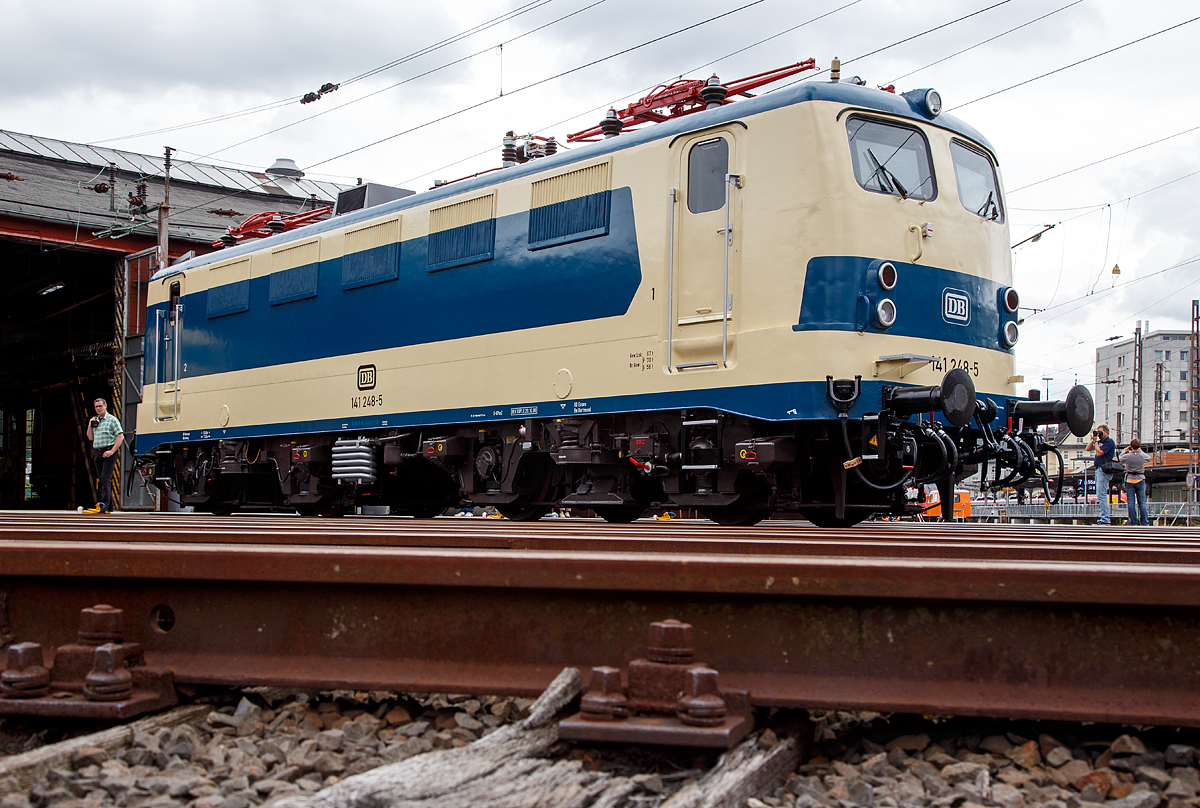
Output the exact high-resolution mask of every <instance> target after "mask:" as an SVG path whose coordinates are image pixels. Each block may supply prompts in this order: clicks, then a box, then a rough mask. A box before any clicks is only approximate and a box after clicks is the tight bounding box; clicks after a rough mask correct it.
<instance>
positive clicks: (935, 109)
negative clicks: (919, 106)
mask: <svg viewBox="0 0 1200 808" xmlns="http://www.w3.org/2000/svg"><path fill="white" fill-rule="evenodd" d="M925 111H926V112H927V113H929V117H930V118H936V117H937V116H938V115H939V114H940V113H941V111H942V96H941V94H940V93H938V91H937V90H928V91H927V92H926V93H925Z"/></svg>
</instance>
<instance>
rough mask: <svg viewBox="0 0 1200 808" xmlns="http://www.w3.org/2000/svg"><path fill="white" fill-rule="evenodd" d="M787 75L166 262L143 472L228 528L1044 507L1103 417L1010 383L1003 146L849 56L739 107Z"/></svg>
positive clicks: (733, 86)
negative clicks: (350, 512) (929, 494)
mask: <svg viewBox="0 0 1200 808" xmlns="http://www.w3.org/2000/svg"><path fill="white" fill-rule="evenodd" d="M811 67H812V62H811V60H809V62H807V63H800V64H797V65H793V66H791V67H790V68H787V70H790V71H791V72H792V73H795V72H800V71H802V70H804V69H810V68H811ZM776 76H777V74H776V73H772V74H762V75H761V76H759V77H751V79H749V80H745V81H744V82H741V83H730V84H729V85H722V84H721V83H720V82H719V80H717V79H716V77H713V78H712V79H709V80H708V81H707V82H706V81H702V80H701V81H694V82H680V83H676V84H675V85H671V86H670V87H666V88H660V90H658V91H656V93H653V94H651V96H649V97H647V98H645V99H642V100H641V101H639V102H638V103H637V104H634V105H631V106H630V107H629V108H628V109H626V110H622V111H620V112H618V111H616V110H611V111H610V112H609V115H608V117H606V118H605V120H604V121H603V122H602V123H601V124H600V126H598V127H596V128H595V129H594V130H591V131H589V132H584V133H580V135H578V136H575V137H574V138H572V139H573V140H575V141H576V142H577V145H576V147H575V148H573V149H571V150H570V151H568V152H563V151H557V149H556V148H555V146H556V145H557V144H556V143H555V142H554V141H553V140H547V139H544V138H534V137H532V136H529V137H526V138H517V137H515V136H512V135H511V133H510V135H509V136H508V137H507V138H506V139H505V143H504V149H503V152H502V157H503V162H504V167H503V168H502V169H499V170H495V171H491V172H486V173H483V174H481V175H477V176H475V177H472V178H468V179H465V180H461V181H457V182H453V183H448V184H444V185H439V186H435V187H434V188H432V189H430V190H429V191H426V192H423V193H419V194H411V193H409V192H401V191H395V190H394V191H392V192H390V193H385V194H383V198H384V199H385V200H387V201H383V202H382V203H381V204H371V202H372V201H373V200H372V198H371V197H373V196H377V195H378V194H377V192H378V191H379V190H381V189H378V188H375V187H371V188H360V189H352V190H351V191H350V192H347V195H344V198H343V199H341V200H339V205H338V209H337V211H336V212H335V215H334V216H333V217H332V218H330V219H329V220H327V221H323V222H319V223H315V224H309V225H307V226H304V227H301V228H298V229H295V230H292V231H290V232H284V233H280V234H278V235H273V236H271V237H269V238H264V239H262V240H257V241H254V242H252V243H249V242H248V243H241V244H237V245H236V246H233V247H230V248H229V249H225V250H222V251H220V252H216V253H213V254H210V255H205V256H201V257H198V258H193V259H191V260H189V261H187V262H184V263H181V264H179V265H176V266H172V267H169V268H166V269H164V270H162V271H160V272H159V273H158V274H157V275H155V277H154V279H153V280H152V282H151V289H150V293H149V307H148V314H147V323H149V324H150V327H148V329H147V331H148V334H147V348H146V360H145V364H144V367H145V387H144V392H143V403H142V404H141V405H140V406H139V411H138V423H139V434H138V436H137V448H138V450H139V452H141V455H140V457H139V461H138V462H139V463H140V464H141V465H142V467H143V469H144V471H143V473H144V474H146V476H147V477H148V478H149V479H152V480H153V481H155V483H156V484H157V485H159V486H161V487H162V488H163V489H165V490H167V491H168V492H170V493H171V495H172V496H178V498H179V501H180V502H181V503H182V504H185V505H187V504H190V505H195V506H197V507H198V508H199V509H204V510H209V511H212V512H216V513H224V512H229V511H231V510H234V509H254V508H259V509H276V510H285V509H286V510H296V511H299V512H301V513H319V514H327V515H332V514H338V513H342V512H344V511H346V510H347V509H349V508H351V507H353V506H355V505H372V504H374V505H384V506H387V507H388V508H389V509H390V511H391V512H392V513H398V514H408V515H411V516H415V517H431V516H434V515H437V514H439V513H441V512H443V511H444V510H446V509H447V508H449V507H452V506H455V505H458V504H460V503H463V502H466V501H470V502H472V503H474V504H476V505H485V506H486V505H492V506H495V508H496V509H497V510H499V512H500V513H501V514H503V515H504V516H506V517H508V518H510V519H519V520H527V519H537V518H539V517H541V516H543V515H544V514H545V513H547V512H548V510H549V509H550V508H553V507H559V506H565V507H572V508H587V509H590V510H592V511H594V512H595V513H597V514H599V515H600V516H602V517H604V518H605V519H607V520H609V521H614V522H625V521H630V520H633V519H636V518H637V517H638V516H640V515H641V514H643V513H644V512H645V511H646V510H647V509H648V508H651V507H679V508H694V509H698V510H699V511H700V512H701V513H703V514H704V515H705V516H707V517H708V518H710V519H712V520H714V521H717V522H719V523H722V524H752V523H754V522H757V521H759V520H761V519H763V518H765V517H767V516H769V515H771V514H772V513H776V512H783V513H795V514H800V515H803V516H805V517H806V518H808V519H810V520H811V521H813V522H815V523H816V524H818V525H833V526H848V525H852V524H854V523H856V522H858V521H861V520H862V519H864V518H866V517H868V516H870V515H871V514H892V515H904V514H912V513H917V512H919V511H920V510H922V509H923V508H924V505H923V504H922V499H923V497H922V494H921V492H922V491H923V490H924V487H925V486H927V485H936V486H938V488H939V489H940V490H941V492H942V496H941V501H942V502H946V501H948V500H949V499H950V492H951V491H952V487H953V484H954V482H955V481H957V480H960V479H962V478H964V477H965V476H967V475H970V474H972V473H974V472H975V471H977V470H978V469H979V468H980V467H981V466H982V467H983V477H984V479H985V481H986V484H989V485H1004V484H1013V483H1016V482H1020V481H1023V480H1025V479H1028V478H1030V477H1040V479H1041V480H1042V481H1043V484H1044V485H1046V486H1047V488H1049V487H1050V485H1049V483H1050V480H1049V475H1048V474H1047V469H1046V463H1045V459H1046V456H1047V455H1048V454H1051V453H1055V452H1057V450H1056V449H1055V448H1054V446H1053V445H1051V444H1050V443H1048V442H1047V441H1046V440H1045V439H1044V438H1043V437H1042V435H1041V433H1040V432H1038V430H1037V427H1038V426H1039V425H1043V424H1050V423H1065V424H1066V425H1068V427H1069V429H1070V430H1071V431H1072V432H1074V433H1075V434H1076V435H1084V434H1086V433H1087V431H1088V430H1089V429H1090V428H1091V424H1092V414H1093V407H1092V399H1091V396H1090V395H1089V394H1088V392H1087V390H1086V389H1085V388H1083V387H1076V388H1074V389H1072V390H1071V392H1070V393H1069V394H1068V396H1067V398H1066V400H1065V401H1035V400H1024V399H1022V398H1020V397H1019V396H1018V395H1017V390H1016V385H1017V384H1018V383H1019V382H1020V381H1021V379H1020V378H1019V377H1017V376H1015V375H1014V358H1013V346H1014V345H1015V344H1016V342H1017V340H1018V337H1019V325H1018V307H1019V297H1018V295H1017V292H1016V290H1015V289H1013V288H1012V287H1011V261H1010V249H1009V233H1008V226H1007V224H1006V210H1005V200H1004V195H1003V190H1002V184H1001V180H1000V174H999V168H998V166H999V161H998V159H997V156H996V154H995V152H994V150H993V148H992V147H991V145H990V144H989V143H988V141H987V140H986V139H985V138H984V137H983V136H982V135H981V134H980V133H978V132H976V131H975V130H974V129H973V128H971V127H970V126H969V125H967V124H966V123H964V122H962V121H960V120H957V119H956V118H953V117H952V116H949V115H945V114H941V100H940V97H939V96H938V94H937V93H936V92H935V91H934V90H931V89H921V90H916V91H912V92H907V93H903V94H897V93H895V92H892V91H891V88H886V89H873V88H869V87H866V86H864V85H862V83H861V82H858V81H855V80H850V81H841V80H839V79H840V77H839V76H838V74H837V71H836V64H835V70H834V71H832V73H831V80H830V81H827V82H815V81H810V82H802V83H799V84H795V85H793V86H790V87H786V88H783V89H780V90H776V91H774V92H771V93H766V94H762V95H758V96H756V97H749V98H744V99H743V100H738V101H736V102H734V101H733V99H734V98H735V97H739V96H746V95H750V94H749V92H748V90H749V89H752V88H753V87H755V86H757V84H761V83H763V81H764V80H770V79H773V78H775V77H776ZM764 77H766V78H765V79H764ZM755 82H757V84H756V83H755ZM521 141H523V142H521ZM589 141H592V142H589ZM351 197H354V198H355V200H356V201H350V200H351ZM355 208H356V209H355ZM1032 392H1034V391H1031V393H1032ZM1059 468H1060V474H1061V468H1062V463H1061V458H1060V463H1059ZM1059 481H1060V482H1061V477H1060V480H1059ZM1047 493H1048V497H1049V498H1054V497H1055V496H1056V494H1057V492H1055V493H1054V494H1051V493H1050V492H1049V491H1048V492H1047Z"/></svg>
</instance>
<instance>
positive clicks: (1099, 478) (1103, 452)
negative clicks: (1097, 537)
mask: <svg viewBox="0 0 1200 808" xmlns="http://www.w3.org/2000/svg"><path fill="white" fill-rule="evenodd" d="M1087 450H1088V451H1089V452H1095V453H1096V459H1095V460H1094V461H1093V462H1092V466H1093V467H1094V468H1095V470H1096V501H1097V502H1099V503H1100V521H1099V522H1097V524H1100V525H1110V524H1112V511H1111V510H1110V508H1109V503H1108V487H1109V485H1110V484H1111V483H1112V475H1111V474H1109V473H1108V472H1107V471H1105V470H1104V464H1105V463H1112V462H1113V461H1115V460H1116V459H1117V443H1116V441H1114V440H1113V439H1112V438H1110V437H1109V436H1108V424H1101V425H1100V426H1098V427H1097V428H1096V429H1095V430H1094V431H1093V432H1092V441H1091V443H1089V444H1088V445H1087Z"/></svg>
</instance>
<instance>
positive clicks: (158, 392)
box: [154, 279, 183, 421]
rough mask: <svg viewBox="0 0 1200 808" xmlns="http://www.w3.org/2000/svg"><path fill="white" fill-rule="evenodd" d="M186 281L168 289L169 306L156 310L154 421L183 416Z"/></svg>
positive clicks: (174, 282) (174, 284) (175, 282)
mask: <svg viewBox="0 0 1200 808" xmlns="http://www.w3.org/2000/svg"><path fill="white" fill-rule="evenodd" d="M182 296H183V281H182V280H181V279H177V280H173V281H171V283H170V286H169V287H168V298H167V306H166V308H165V309H155V312H154V314H155V318H154V420H156V421H172V420H174V419H176V418H178V417H179V376H180V369H181V368H182V367H183V351H182V343H183V340H182V336H183V303H182V302H181V299H182Z"/></svg>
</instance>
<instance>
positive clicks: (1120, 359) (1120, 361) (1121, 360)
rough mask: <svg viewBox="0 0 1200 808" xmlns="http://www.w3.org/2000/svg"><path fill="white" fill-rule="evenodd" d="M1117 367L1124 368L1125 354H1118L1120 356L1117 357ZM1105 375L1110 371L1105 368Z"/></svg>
mask: <svg viewBox="0 0 1200 808" xmlns="http://www.w3.org/2000/svg"><path fill="white" fill-rule="evenodd" d="M1117 367H1119V368H1123V367H1125V357H1123V356H1118V357H1117ZM1104 375H1105V376H1107V375H1108V371H1107V370H1105V371H1104Z"/></svg>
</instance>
